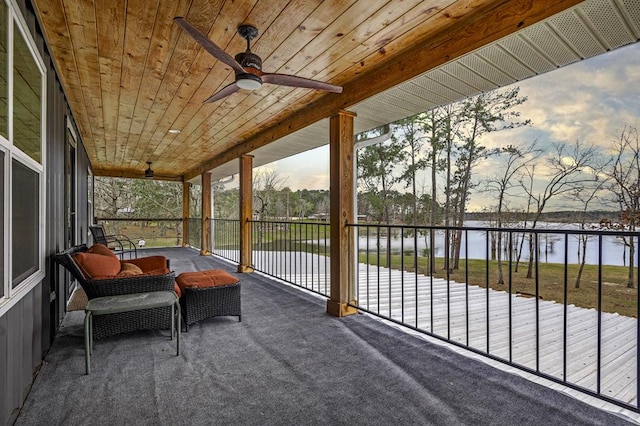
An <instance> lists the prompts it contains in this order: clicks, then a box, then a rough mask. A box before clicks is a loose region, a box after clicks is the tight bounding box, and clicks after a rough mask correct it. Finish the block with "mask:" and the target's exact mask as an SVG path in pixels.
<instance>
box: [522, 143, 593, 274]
mask: <svg viewBox="0 0 640 426" xmlns="http://www.w3.org/2000/svg"><path fill="white" fill-rule="evenodd" d="M597 155H598V152H597V150H596V149H595V148H594V147H593V146H591V145H588V146H586V145H584V144H582V143H581V142H580V141H576V143H575V144H574V145H573V146H571V147H570V146H568V145H567V144H566V143H559V144H556V145H555V152H553V153H551V154H550V155H549V156H548V157H547V159H546V160H547V161H546V166H547V169H548V172H547V173H546V175H545V176H544V178H545V180H546V181H547V184H546V185H545V187H544V188H543V191H542V192H534V190H533V188H534V186H533V185H532V184H531V182H532V181H533V179H534V175H533V172H532V171H531V170H533V169H531V170H530V171H529V174H528V178H529V179H530V181H526V182H525V179H522V180H521V181H520V185H521V187H522V189H523V190H524V191H525V193H526V194H527V196H528V197H529V199H530V200H531V203H532V204H533V205H534V207H535V213H534V214H533V219H532V222H531V228H532V229H533V228H535V227H536V225H537V224H538V221H539V220H540V217H541V216H542V213H543V211H544V209H545V207H547V205H548V204H549V201H550V200H552V199H554V198H557V197H558V196H561V195H565V194H568V193H570V192H572V191H575V190H576V188H579V187H580V186H582V185H584V184H586V183H589V182H591V181H592V180H593V175H592V173H591V172H590V171H591V170H593V166H594V164H596V158H597ZM534 241H535V235H534V234H533V233H530V234H529V267H528V269H527V278H532V277H533V259H534V246H535V244H534Z"/></svg>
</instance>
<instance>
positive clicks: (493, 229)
mask: <svg viewBox="0 0 640 426" xmlns="http://www.w3.org/2000/svg"><path fill="white" fill-rule="evenodd" d="M345 226H348V227H354V228H383V229H398V230H407V229H416V230H424V231H429V230H436V231H446V230H449V231H479V232H517V233H523V232H524V233H529V234H559V235H564V234H575V235H603V236H606V235H610V236H615V237H627V236H628V237H640V229H639V230H636V231H628V230H603V229H566V228H564V229H559V228H557V229H551V228H496V227H484V226H444V225H406V224H405V225H399V224H380V223H345Z"/></svg>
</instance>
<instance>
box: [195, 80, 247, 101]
mask: <svg viewBox="0 0 640 426" xmlns="http://www.w3.org/2000/svg"><path fill="white" fill-rule="evenodd" d="M238 90H240V88H239V87H238V85H237V84H236V82H235V81H234V82H233V83H231V84H229V85H228V86H226V87H225V88H224V89H222V90H220V91H219V92H218V93H214V94H213V95H211V96H210V97H209V98H207V99H206V100H205V101H204V103H205V104H206V103H211V102H215V101H217V100H220V99H222V98H224V97H225V96H229V95H231V94H232V93H235V92H237V91H238Z"/></svg>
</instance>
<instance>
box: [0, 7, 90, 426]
mask: <svg viewBox="0 0 640 426" xmlns="http://www.w3.org/2000/svg"><path fill="white" fill-rule="evenodd" d="M17 3H18V5H19V7H20V9H21V11H22V15H23V17H24V18H25V21H26V22H27V24H28V26H29V29H30V31H31V34H32V35H33V36H34V38H35V40H36V44H37V45H38V50H39V51H40V55H41V57H42V58H43V60H44V62H45V64H46V67H47V72H46V79H47V80H46V85H47V94H46V96H47V98H46V99H47V116H46V118H45V120H46V137H45V144H46V169H45V182H46V184H45V197H46V208H45V233H44V238H45V256H46V259H45V272H46V276H45V278H44V280H43V281H42V282H41V283H40V284H39V285H37V286H36V287H35V288H34V289H33V290H31V291H30V292H29V293H28V294H26V295H25V296H24V297H22V298H21V299H20V300H19V301H18V302H17V303H16V304H15V305H14V306H12V307H11V308H10V309H9V311H8V312H6V313H5V314H4V315H2V316H0V425H2V424H12V423H13V422H14V420H15V418H16V416H17V415H18V410H19V408H20V406H21V405H22V403H23V401H24V399H25V397H26V396H27V393H28V391H29V389H30V387H31V383H32V381H33V379H34V377H35V376H34V374H35V373H36V372H37V369H38V368H39V366H40V364H41V361H42V358H43V356H44V355H45V354H46V351H47V350H48V349H49V347H50V345H51V342H52V341H53V338H54V335H55V332H56V330H57V328H58V326H59V324H60V322H61V321H62V319H63V317H64V314H65V310H66V309H65V307H66V300H65V299H66V297H65V279H66V277H65V275H66V274H65V273H64V272H63V271H62V270H61V269H62V268H58V267H57V266H56V265H55V264H54V263H53V262H52V260H51V255H52V254H54V253H56V252H58V251H60V250H63V249H64V248H65V244H66V241H67V235H66V233H67V219H66V212H65V144H66V132H67V130H66V129H67V118H68V117H70V116H71V114H70V111H69V109H68V105H67V102H66V99H65V96H64V92H63V90H62V86H61V83H60V81H59V80H58V77H57V75H56V72H55V69H54V67H53V64H52V62H51V58H50V56H49V54H48V52H47V49H46V47H45V42H44V40H43V37H42V33H41V32H40V30H39V28H38V24H37V22H36V18H35V14H34V13H33V10H32V7H31V5H30V4H29V2H28V0H18V1H17ZM76 133H77V132H76ZM76 157H77V158H76V166H77V171H78V174H77V184H76V192H77V206H79V208H78V212H77V221H78V230H79V235H78V240H79V241H80V242H86V241H87V235H86V234H87V230H88V226H89V218H88V217H87V216H88V215H87V209H86V207H84V206H86V205H87V202H88V194H87V191H88V183H87V175H88V172H87V170H88V168H89V167H90V163H89V159H88V156H87V154H86V151H85V150H84V147H83V146H82V143H81V141H78V145H77V148H76Z"/></svg>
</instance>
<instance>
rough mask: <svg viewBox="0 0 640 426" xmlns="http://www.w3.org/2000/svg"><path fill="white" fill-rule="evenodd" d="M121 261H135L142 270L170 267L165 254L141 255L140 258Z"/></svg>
mask: <svg viewBox="0 0 640 426" xmlns="http://www.w3.org/2000/svg"><path fill="white" fill-rule="evenodd" d="M121 262H125V263H133V264H134V265H136V266H137V267H138V268H140V269H142V272H148V271H153V270H154V269H162V268H168V267H169V264H168V263H167V258H166V257H164V256H147V257H140V258H138V259H128V260H123V261H121Z"/></svg>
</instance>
